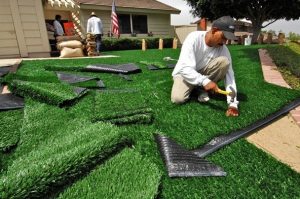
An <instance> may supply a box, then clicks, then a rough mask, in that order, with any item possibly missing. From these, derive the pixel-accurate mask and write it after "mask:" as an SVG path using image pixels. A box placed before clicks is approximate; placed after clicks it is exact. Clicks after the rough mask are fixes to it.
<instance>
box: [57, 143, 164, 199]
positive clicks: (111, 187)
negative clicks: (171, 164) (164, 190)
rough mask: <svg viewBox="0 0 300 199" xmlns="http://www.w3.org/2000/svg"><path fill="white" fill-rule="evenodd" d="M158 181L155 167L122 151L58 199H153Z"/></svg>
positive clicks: (159, 175)
mask: <svg viewBox="0 0 300 199" xmlns="http://www.w3.org/2000/svg"><path fill="white" fill-rule="evenodd" d="M160 178H161V172H160V171H159V169H158V168H157V167H156V165H155V164H153V163H152V162H151V161H149V160H148V159H147V158H146V157H144V156H141V155H140V154H139V153H137V152H135V150H133V149H125V150H123V151H122V152H121V153H120V154H118V155H116V156H115V157H113V158H112V159H111V160H109V161H108V162H106V163H105V164H104V165H101V166H99V168H96V169H95V170H93V171H92V172H91V174H90V175H88V176H87V177H86V178H83V179H82V180H80V181H78V182H76V183H75V184H74V185H73V186H72V187H70V188H69V189H67V190H65V191H64V192H63V193H61V194H60V195H59V197H58V198H60V199H73V198H82V199H86V198H119V199H121V198H124V199H127V198H140V199H143V198H155V197H156V195H157V194H158V188H159V185H160ZM87 187H88V189H87ZM124 193H126V194H124Z"/></svg>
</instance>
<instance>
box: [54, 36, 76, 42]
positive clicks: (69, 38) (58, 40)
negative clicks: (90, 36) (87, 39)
mask: <svg viewBox="0 0 300 199" xmlns="http://www.w3.org/2000/svg"><path fill="white" fill-rule="evenodd" d="M70 40H77V41H81V37H80V36H79V35H73V36H58V37H56V41H57V43H59V42H62V41H70Z"/></svg>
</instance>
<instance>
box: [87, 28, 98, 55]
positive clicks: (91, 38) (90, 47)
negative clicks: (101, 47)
mask: <svg viewBox="0 0 300 199" xmlns="http://www.w3.org/2000/svg"><path fill="white" fill-rule="evenodd" d="M95 40H96V35H94V34H91V33H87V34H86V50H87V54H88V56H90V57H91V56H96V55H98V54H97V52H96V41H95Z"/></svg>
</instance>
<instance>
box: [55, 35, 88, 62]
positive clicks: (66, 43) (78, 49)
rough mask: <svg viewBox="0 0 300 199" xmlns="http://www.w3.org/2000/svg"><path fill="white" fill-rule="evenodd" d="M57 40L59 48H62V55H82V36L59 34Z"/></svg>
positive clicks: (65, 56) (64, 56) (63, 56)
mask: <svg viewBox="0 0 300 199" xmlns="http://www.w3.org/2000/svg"><path fill="white" fill-rule="evenodd" d="M56 40H57V49H58V50H60V57H62V58H67V57H82V56H84V55H83V51H82V49H83V48H84V46H83V44H82V43H81V38H80V37H79V36H78V35H74V36H59V37H57V38H56Z"/></svg>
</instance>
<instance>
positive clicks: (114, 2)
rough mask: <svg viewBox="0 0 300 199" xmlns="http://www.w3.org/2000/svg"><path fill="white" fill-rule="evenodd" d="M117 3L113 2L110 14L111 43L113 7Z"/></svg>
mask: <svg viewBox="0 0 300 199" xmlns="http://www.w3.org/2000/svg"><path fill="white" fill-rule="evenodd" d="M114 3H115V0H113V1H112V4H111V13H110V30H109V37H110V41H111V40H112V23H113V21H112V10H113V5H114Z"/></svg>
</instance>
